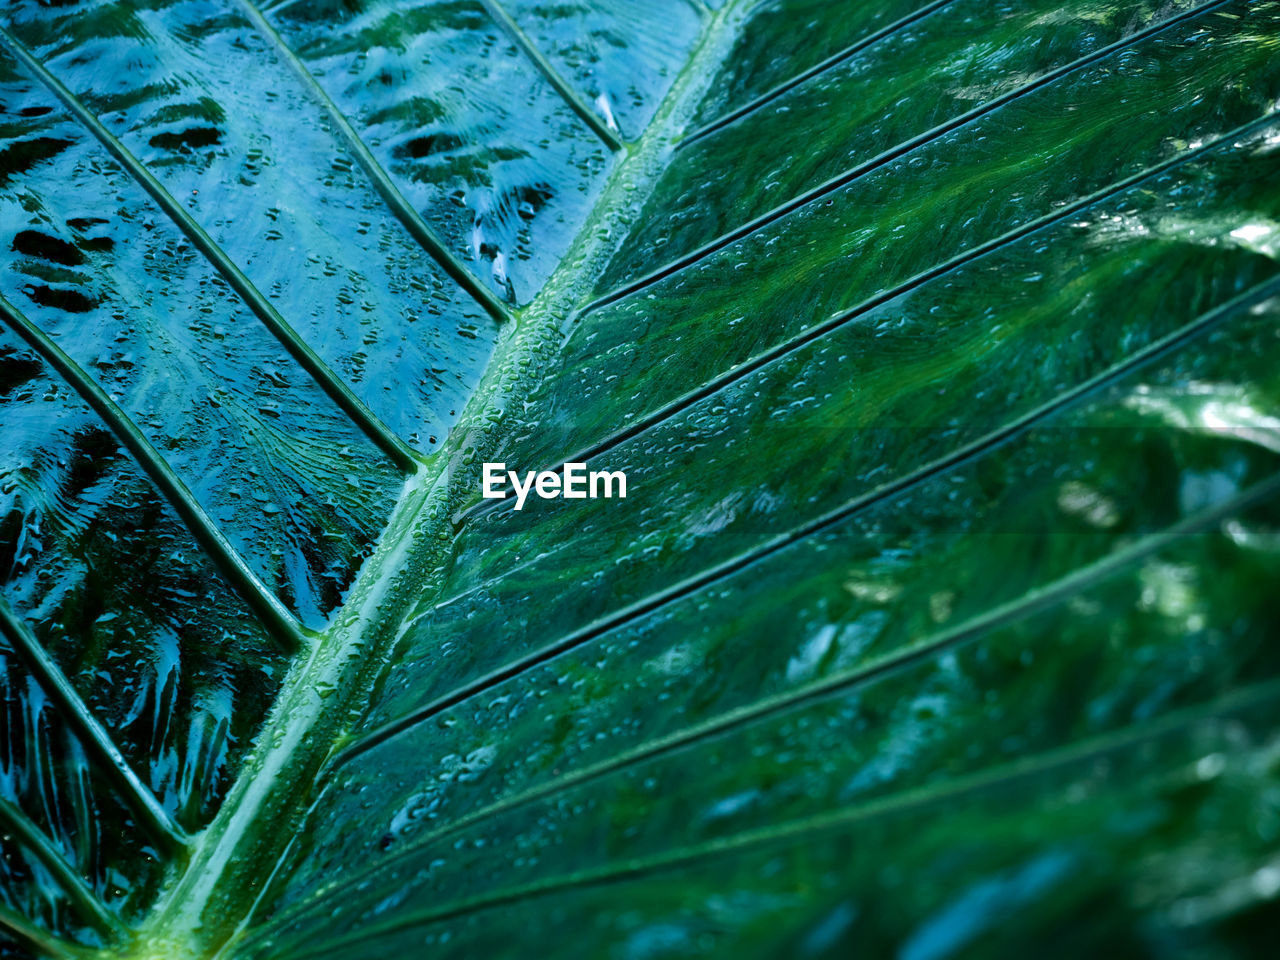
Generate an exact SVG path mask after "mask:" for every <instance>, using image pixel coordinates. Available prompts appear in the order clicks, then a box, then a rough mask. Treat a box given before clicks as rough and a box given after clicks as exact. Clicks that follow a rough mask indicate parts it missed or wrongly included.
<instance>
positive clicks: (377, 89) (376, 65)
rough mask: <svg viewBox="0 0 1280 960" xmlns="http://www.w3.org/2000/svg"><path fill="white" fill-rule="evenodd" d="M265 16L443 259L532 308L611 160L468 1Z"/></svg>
mask: <svg viewBox="0 0 1280 960" xmlns="http://www.w3.org/2000/svg"><path fill="white" fill-rule="evenodd" d="M266 12H267V14H268V15H269V16H270V18H271V20H272V22H273V23H274V24H275V26H276V28H277V29H278V30H279V31H280V33H281V36H282V37H283V38H284V40H285V42H286V43H287V44H288V45H289V46H290V47H291V48H292V49H293V50H294V51H296V52H297V54H298V55H299V56H300V57H301V58H302V59H303V60H304V62H305V63H306V65H307V67H308V68H309V69H310V70H311V71H312V72H313V73H314V74H315V76H316V78H317V79H318V80H319V81H320V83H321V85H322V86H323V87H324V89H325V91H326V92H327V93H328V94H329V96H330V97H332V98H333V100H334V102H335V103H337V105H338V106H339V107H340V108H341V109H342V110H343V112H344V113H346V114H347V115H348V116H349V117H350V118H351V120H352V123H353V125H354V126H355V128H356V130H357V131H358V132H359V133H360V135H361V136H362V137H363V138H364V139H365V140H366V141H367V143H368V145H369V148H370V149H371V150H372V151H373V153H374V155H375V156H376V157H377V158H378V160H379V162H380V163H381V164H382V165H383V166H384V167H385V168H386V169H387V170H388V171H389V172H390V173H391V174H392V175H393V177H394V178H395V181H396V185H397V186H398V187H399V188H400V190H401V191H402V192H403V193H404V195H405V196H406V198H408V199H409V200H410V202H411V203H412V204H413V205H414V206H415V207H416V208H417V209H418V211H419V212H420V213H421V214H422V216H423V217H424V218H425V219H426V220H427V222H428V223H429V224H431V225H432V226H433V227H435V228H436V229H437V230H438V231H439V232H440V233H441V235H442V236H443V237H444V238H445V240H446V241H447V243H448V245H449V248H450V249H451V250H452V251H453V252H454V254H455V255H457V256H458V257H459V258H461V259H462V260H464V261H465V262H467V263H468V264H469V265H470V266H471V267H472V269H473V270H474V271H475V272H476V273H477V274H478V275H479V276H481V277H482V278H483V279H484V280H486V281H487V282H488V283H490V284H491V285H492V287H493V288H494V290H496V291H497V292H499V293H500V294H502V295H504V296H507V297H509V298H511V299H513V300H515V301H516V302H518V303H525V302H527V301H528V300H530V299H531V298H532V297H533V296H534V295H535V294H536V293H537V292H538V290H539V289H540V288H541V286H542V284H543V282H544V281H545V280H546V279H547V277H548V276H549V275H550V273H551V271H552V270H553V269H554V267H555V265H556V264H557V262H558V261H559V258H560V257H561V256H563V255H564V253H565V251H566V250H567V248H568V242H569V240H571V239H572V237H573V236H574V234H575V233H576V231H577V229H578V228H579V227H580V226H581V225H582V223H583V221H584V219H585V218H586V214H587V212H588V211H589V210H590V208H591V205H592V202H593V201H594V199H595V198H596V197H597V196H598V194H599V191H600V188H601V186H602V185H603V183H604V179H605V177H606V176H607V175H608V172H609V169H610V167H611V160H610V155H609V151H608V149H607V148H606V147H605V146H604V145H603V144H602V143H601V142H600V140H599V139H598V138H597V137H596V135H595V134H593V133H592V132H591V129H590V128H589V127H588V126H587V125H586V124H585V123H583V121H582V120H581V119H580V118H579V117H578V116H577V115H576V114H575V113H574V112H573V110H572V109H571V108H570V106H569V105H568V104H567V103H566V102H565V101H564V100H563V99H562V98H561V97H560V95H559V94H557V92H556V91H555V89H554V88H553V87H552V86H551V84H550V83H549V82H548V81H547V80H545V79H544V78H543V77H542V75H541V74H539V73H538V71H537V69H536V68H535V67H534V66H533V64H532V63H531V62H530V61H529V60H528V59H526V58H525V57H523V56H522V55H521V54H520V51H519V50H518V49H517V48H516V46H514V44H513V42H512V41H511V40H510V39H509V38H508V37H507V35H506V34H504V33H503V31H502V29H501V28H500V27H499V26H498V24H497V22H496V21H495V20H494V19H493V17H492V16H491V15H490V13H489V12H488V11H487V10H486V9H485V7H484V6H483V5H482V4H481V3H480V2H479V0H431V2H427V3H420V2H417V0H414V2H394V0H370V2H368V3H358V4H336V3H335V4H328V3H321V4H278V5H276V8H274V9H273V8H270V7H268V8H267V9H266Z"/></svg>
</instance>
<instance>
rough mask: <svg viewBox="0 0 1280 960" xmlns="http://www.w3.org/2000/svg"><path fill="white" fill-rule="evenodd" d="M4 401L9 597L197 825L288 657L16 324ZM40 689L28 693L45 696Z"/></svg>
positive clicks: (155, 782)
mask: <svg viewBox="0 0 1280 960" xmlns="http://www.w3.org/2000/svg"><path fill="white" fill-rule="evenodd" d="M0 394H2V395H3V396H0V408H2V410H3V417H4V423H5V440H6V444H5V449H4V453H3V457H4V459H3V461H0V597H2V598H3V599H4V601H5V602H7V603H8V604H9V605H10V606H11V607H13V608H14V609H15V611H16V612H17V613H19V614H21V615H23V617H24V619H25V620H26V622H27V624H28V625H29V626H30V628H31V629H32V631H33V632H34V633H35V635H36V637H37V639H38V640H39V641H40V642H41V643H42V645H43V647H44V649H45V650H46V651H47V652H48V654H49V656H50V657H51V658H52V659H53V660H54V662H55V663H56V664H57V665H58V666H59V667H60V668H61V671H62V673H63V674H64V675H65V676H66V677H68V678H69V680H70V681H71V683H72V685H73V686H74V687H75V688H76V690H77V691H78V693H79V695H80V697H81V698H82V699H83V700H84V701H85V703H86V705H87V707H88V710H89V712H90V713H91V714H92V716H93V717H94V718H96V719H97V720H98V722H100V723H101V724H102V725H103V726H105V727H106V728H107V730H108V731H110V735H111V737H112V738H113V740H114V742H115V745H116V746H117V747H119V748H120V750H121V751H122V752H123V754H124V756H125V759H126V761H127V762H128V763H129V764H130V766H131V767H132V769H133V770H134V771H135V772H137V773H138V774H139V776H140V777H141V779H142V781H143V782H144V784H146V786H148V787H149V788H150V789H151V790H152V791H153V792H154V793H155V795H156V797H157V799H158V800H159V801H160V803H161V805H162V806H163V807H164V808H165V809H166V810H167V811H168V812H169V813H170V814H171V815H173V816H174V817H175V818H176V819H177V820H178V821H179V822H180V823H181V824H182V825H184V826H185V827H187V828H188V829H191V830H194V829H198V828H199V827H200V826H202V825H203V824H204V823H205V822H207V821H208V819H209V818H210V817H211V816H212V814H213V813H214V812H215V811H216V809H217V806H218V803H219V802H220V799H221V797H222V795H223V793H224V792H225V791H226V789H227V787H228V786H229V785H230V782H231V780H232V778H233V777H234V775H235V774H236V772H237V771H238V768H239V761H240V758H241V757H242V756H243V754H244V752H245V750H246V749H247V747H248V745H249V742H250V740H251V739H252V737H253V736H254V735H255V734H256V732H257V727H258V724H259V722H260V721H261V718H262V717H263V716H264V715H265V713H266V712H267V710H268V709H269V707H270V704H271V703H272V700H273V699H274V696H275V692H276V688H277V686H278V683H279V680H280V678H281V677H282V676H283V673H284V669H285V667H286V665H287V661H286V658H285V657H284V656H282V655H281V654H279V653H278V652H277V647H276V645H275V643H274V642H273V641H272V640H271V639H270V638H269V637H267V636H266V635H265V633H264V632H263V630H262V629H261V628H260V627H259V626H258V625H257V623H256V621H255V620H254V618H253V616H252V614H251V613H250V612H249V610H248V609H247V607H246V606H245V605H244V603H243V602H242V601H241V600H240V599H239V598H237V597H236V596H235V595H234V594H233V593H232V592H231V591H230V590H229V589H228V588H227V587H226V586H225V585H224V583H223V582H222V581H221V579H220V578H219V576H218V574H217V573H216V572H215V571H214V570H213V568H212V566H211V564H210V562H209V561H208V560H206V559H205V557H204V555H203V553H202V551H201V550H200V548H199V546H198V545H197V544H196V542H195V541H194V539H193V538H192V536H191V534H190V532H189V531H188V530H187V529H185V528H184V527H183V526H182V525H181V523H180V522H179V521H178V519H177V517H176V516H175V514H174V513H173V510H172V508H171V507H170V505H169V504H168V503H166V502H165V501H164V500H163V499H162V498H161V497H160V496H159V495H158V494H157V492H156V491H155V489H154V488H153V487H152V486H151V485H150V484H149V483H148V481H147V480H146V478H145V477H144V476H143V475H142V473H141V471H140V470H139V468H138V466H137V465H136V464H135V463H134V462H133V461H132V460H131V458H130V457H129V456H128V454H127V453H126V452H125V451H124V450H123V449H122V448H121V447H120V446H119V444H118V443H117V441H116V440H115V438H114V437H112V436H111V434H110V433H109V432H108V431H107V430H106V428H105V427H104V426H103V424H102V423H101V422H100V421H99V420H98V418H97V417H96V416H95V415H94V414H92V413H91V412H90V411H89V410H88V408H87V407H85V406H84V404H83V403H82V402H81V401H80V399H79V398H78V397H77V396H75V395H74V394H73V393H72V391H71V390H70V388H69V387H68V386H67V385H66V384H65V383H62V382H61V381H60V380H59V379H58V378H57V377H55V376H52V375H51V373H50V371H48V370H47V368H44V367H43V366H42V365H41V364H40V362H39V361H38V360H37V359H36V358H35V357H34V356H33V355H32V354H31V353H30V351H29V350H27V349H26V347H25V345H22V344H20V343H19V342H17V341H16V338H14V337H13V335H12V334H10V333H9V332H8V331H5V330H0ZM33 684H34V681H33ZM38 686H39V685H38V684H34V685H31V686H30V687H29V690H28V693H29V696H30V697H31V698H32V700H33V701H34V702H36V703H42V704H47V703H48V701H49V700H50V695H49V692H48V691H42V690H40V689H38ZM18 702H20V701H18ZM48 709H52V705H51V704H49V706H48ZM11 729H13V730H14V731H15V734H14V736H15V737H17V738H18V739H17V741H16V742H17V743H19V744H21V743H22V742H23V737H24V736H25V735H20V734H19V733H18V732H17V731H20V730H21V727H14V728H11ZM32 736H34V734H33V735H32ZM38 740H39V738H36V740H35V741H33V742H38ZM22 749H26V748H25V747H23V748H22ZM22 749H17V748H15V750H16V752H15V753H14V756H15V757H19V758H20V757H22V756H23V753H22ZM30 775H31V776H37V775H38V771H32V772H31V773H30ZM74 796H75V793H74V791H73V792H72V794H71V795H70V796H69V797H65V798H58V797H55V798H54V799H53V800H52V801H50V802H49V803H48V804H45V806H49V807H50V808H54V809H56V808H57V807H59V806H60V805H61V804H62V803H67V802H71V801H72V799H73V798H74ZM41 808H42V806H39V805H38V806H37V807H35V808H34V809H41ZM23 809H27V807H26V806H25V805H24V806H23ZM113 816H114V815H113ZM118 820H119V817H116V819H115V820H113V821H112V822H113V823H115V822H117V821H118ZM104 829H106V827H105V826H104ZM137 842H143V840H142V837H141V836H140V837H139V838H138V841H137ZM124 862H126V861H122V864H121V865H120V867H119V868H121V869H122V868H123V863H124Z"/></svg>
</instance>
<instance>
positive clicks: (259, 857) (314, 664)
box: [130, 0, 748, 958]
mask: <svg viewBox="0 0 1280 960" xmlns="http://www.w3.org/2000/svg"><path fill="white" fill-rule="evenodd" d="M747 5H748V3H747V2H746V0H730V2H729V3H727V4H726V5H725V6H724V7H722V8H721V9H720V10H719V11H717V12H715V13H714V14H712V15H710V16H709V18H708V20H707V23H706V25H705V27H704V31H703V34H702V36H701V38H700V39H699V41H698V43H697V45H696V47H695V49H694V50H693V52H692V54H691V56H690V58H689V60H688V61H687V62H686V64H685V66H684V68H683V69H682V71H681V72H680V74H679V75H678V76H677V77H676V79H675V81H674V82H673V84H672V86H671V89H670V91H669V93H668V94H667V96H666V98H665V99H664V101H663V103H662V104H661V106H660V107H659V110H658V112H657V114H656V115H655V117H654V119H653V121H652V122H651V123H650V125H649V128H648V129H647V130H646V132H645V135H644V136H643V137H642V138H641V139H640V140H639V141H637V142H636V143H635V144H633V145H632V146H631V147H630V149H629V150H628V151H627V152H626V153H624V154H622V155H620V159H619V163H618V165H617V167H616V168H615V170H614V171H613V173H612V175H611V177H610V179H609V181H608V183H607V184H606V186H605V187H604V189H603V190H602V191H601V194H600V199H599V201H598V202H597V204H596V206H595V208H594V209H593V211H592V213H591V214H590V216H589V217H588V218H587V221H586V222H585V223H584V225H583V226H582V228H581V230H580V231H579V233H578V236H577V237H576V239H575V241H574V243H573V245H572V246H571V247H570V249H569V251H568V253H567V254H566V255H565V257H564V259H563V260H562V261H561V264H560V266H559V267H558V268H557V269H556V271H555V273H554V274H553V275H552V276H551V278H550V279H549V280H548V281H547V283H546V285H545V286H544V288H543V290H542V292H541V293H540V294H539V296H538V297H537V298H536V299H535V300H534V301H533V302H532V303H531V304H529V305H528V306H526V307H525V308H524V309H522V310H521V311H520V312H519V314H518V315H517V317H516V320H517V322H516V323H513V324H505V325H504V327H503V333H502V335H501V338H500V340H499V342H498V344H497V347H496V349H495V353H494V357H493V360H492V361H491V363H490V365H489V367H488V369H487V370H486V372H485V374H484V376H483V378H482V380H481V383H480V385H479V386H478V387H477V389H476V391H475V392H474V393H473V394H472V396H471V398H470V400H469V401H468V403H467V406H466V407H465V408H464V410H463V412H462V416H461V417H460V419H459V421H458V424H457V426H456V427H455V428H454V429H453V431H452V432H451V433H450V434H449V436H448V437H447V438H446V439H445V443H444V445H443V449H441V450H440V451H439V452H438V453H436V454H435V455H434V456H432V457H431V458H429V460H427V461H426V462H425V463H424V464H423V465H422V466H420V467H419V468H418V470H417V472H416V473H415V474H414V475H413V476H411V477H410V478H409V480H408V481H407V482H406V484H405V486H404V488H403V490H402V492H401V495H400V498H399V500H398V501H397V504H396V507H395V509H394V511H393V513H392V515H391V518H390V520H389V522H388V524H387V527H386V529H385V530H384V532H383V534H382V536H381V538H380V539H379V541H378V543H377V545H376V547H375V549H374V551H373V553H372V555H371V556H370V558H369V559H368V560H367V561H366V562H365V564H364V566H363V567H362V569H361V571H360V573H359V575H358V577H357V579H356V582H355V584H354V585H353V587H352V589H351V592H350V594H349V595H348V599H347V602H346V603H345V604H344V606H343V607H342V608H341V610H340V611H338V613H337V614H336V615H335V616H334V618H333V619H332V621H331V624H330V626H329V628H328V629H326V630H325V631H324V632H323V633H321V634H320V636H319V637H318V638H317V640H316V642H315V643H314V644H313V646H312V648H311V649H310V651H308V652H307V653H306V654H305V655H304V657H303V658H302V659H300V660H299V661H297V662H295V664H294V666H293V667H292V668H291V670H290V672H289V674H288V676H287V677H286V679H285V681H284V683H283V685H282V687H281V692H280V694H279V696H278V698H277V701H276V703H275V706H274V707H273V710H272V712H271V714H270V716H269V717H268V718H267V719H266V720H265V721H264V724H263V726H262V729H261V732H260V734H259V737H258V740H257V742H256V745H255V747H254V749H253V751H252V752H251V753H250V755H249V756H248V757H247V758H246V760H245V763H244V766H243V767H242V770H241V773H240V775H239V776H238V777H237V779H236V781H235V783H234V784H233V786H232V788H231V790H230V791H229V793H228V795H227V797H226V799H225V800H224V802H223V805H222V807H221V809H220V810H219V812H218V814H217V816H216V817H215V819H214V821H213V822H212V823H211V824H210V825H209V826H208V827H207V828H206V829H205V831H204V832H203V833H201V834H199V835H197V836H196V838H195V840H194V843H193V846H192V850H191V858H190V862H189V865H188V866H187V868H186V869H185V870H184V871H183V873H182V874H181V875H180V876H179V877H177V878H176V879H175V880H174V881H173V882H172V883H171V884H170V886H169V887H168V888H167V890H166V892H165V894H164V896H163V897H162V899H161V901H160V903H159V904H158V905H157V907H156V909H155V910H154V911H153V912H152V914H151V916H150V917H149V918H148V920H147V922H146V924H145V925H144V926H143V927H142V928H141V929H140V930H139V932H138V938H137V942H136V945H135V947H134V949H133V950H132V951H131V952H130V955H132V956H137V957H156V956H164V957H166V958H177V957H192V958H194V957H206V956H212V955H214V954H218V955H224V954H225V953H226V952H227V951H228V950H233V949H234V935H235V934H236V933H237V932H242V931H243V930H245V929H246V928H247V926H248V924H249V922H250V921H251V912H252V909H253V908H254V906H255V904H256V902H257V901H258V900H260V899H262V898H263V897H265V896H267V895H268V891H262V893H261V894H260V895H259V896H258V897H256V898H253V899H252V900H251V901H250V902H246V899H245V898H244V897H243V894H242V891H246V890H252V889H255V888H256V887H260V886H261V885H262V884H263V882H264V881H265V880H266V879H267V878H268V877H270V876H272V875H273V874H274V873H275V870H276V868H277V866H278V865H279V859H280V857H281V856H282V855H283V853H284V849H285V843H284V842H283V840H282V839H281V838H287V837H289V836H292V834H293V832H294V831H295V830H296V829H297V828H298V826H299V824H300V821H301V819H302V817H303V815H304V812H305V811H303V810H302V809H300V804H299V803H298V801H299V800H300V797H299V796H296V795H295V794H296V793H302V794H304V795H305V794H309V793H311V790H310V789H307V790H305V791H296V790H291V789H290V785H293V784H298V783H306V784H314V783H315V782H316V781H317V780H318V779H320V778H321V775H322V772H323V771H324V769H325V767H326V763H327V761H328V760H329V758H330V757H331V756H332V754H333V752H334V751H335V750H336V749H338V748H340V747H341V746H342V745H343V744H344V743H345V741H346V739H347V737H348V736H349V734H348V729H349V727H350V726H351V725H352V724H353V723H355V722H356V721H357V720H358V711H359V708H360V705H361V704H362V703H364V702H365V701H366V700H367V697H368V695H369V692H370V691H371V690H372V689H373V688H374V685H375V684H376V682H377V679H378V677H379V675H380V674H381V672H382V669H383V668H384V667H385V666H386V665H387V664H389V663H390V662H392V661H393V659H394V649H395V645H396V641H397V640H398V639H399V637H400V636H401V635H402V633H403V631H404V627H405V624H406V623H407V621H408V619H409V617H410V616H411V615H412V608H413V605H414V603H415V602H416V601H417V600H418V599H419V598H420V597H421V596H423V595H424V594H426V595H429V594H430V593H431V591H432V589H433V588H438V586H439V582H438V581H437V577H438V569H439V567H440V566H441V561H442V560H443V559H444V558H445V557H446V556H447V554H448V553H449V551H450V549H451V546H452V537H453V534H454V525H453V523H452V519H451V518H452V517H453V515H454V514H455V512H456V511H457V510H458V509H459V508H460V507H461V506H462V505H463V504H464V503H466V502H468V501H469V500H470V499H471V495H472V492H473V488H474V487H475V485H476V483H477V482H478V479H477V478H478V468H479V463H480V462H481V461H482V460H483V455H482V454H483V451H487V450H490V449H494V448H496V446H497V444H498V441H499V431H500V419H501V414H502V411H503V410H504V409H506V408H507V407H508V406H509V405H510V404H512V403H514V402H517V401H518V400H520V399H521V398H523V397H524V396H527V395H528V394H529V393H530V392H531V389H532V385H533V382H534V378H535V376H536V370H537V364H536V362H535V363H530V362H529V361H530V359H531V358H532V359H535V360H536V358H539V357H545V356H549V355H550V353H551V352H552V351H553V350H554V349H555V347H556V346H558V344H559V342H560V329H561V326H562V324H563V322H564V319H565V318H566V317H567V316H569V315H571V314H572V313H573V312H574V311H575V310H576V309H577V308H579V307H580V306H581V305H582V304H583V303H585V302H586V301H587V299H588V298H589V296H590V293H591V288H592V283H593V281H594V278H595V277H596V276H598V275H599V273H600V272H601V271H602V270H603V267H604V266H605V264H606V263H607V262H608V261H609V259H610V258H611V257H612V256H613V254H614V253H615V252H616V250H617V248H618V246H619V245H620V243H621V241H622V239H623V238H624V236H625V234H626V232H627V229H628V228H629V226H630V225H631V223H632V222H633V221H634V219H635V218H636V216H637V215H638V212H639V210H638V205H637V204H636V202H635V199H636V197H637V195H638V194H640V195H643V194H644V191H647V190H649V189H651V188H652V187H653V186H654V185H655V184H656V182H657V180H658V178H659V176H660V175H661V173H662V172H663V171H664V170H665V167H666V163H667V159H668V158H669V156H670V154H671V152H672V151H673V150H674V147H675V144H676V142H677V137H678V135H679V133H680V132H681V131H682V130H683V129H685V128H686V127H687V125H688V124H689V122H690V121H691V119H692V117H693V114H694V110H695V108H696V106H697V104H698V102H699V101H700V100H701V97H702V95H703V93H704V92H705V89H706V88H707V87H708V86H709V84H710V82H711V80H712V78H713V77H714V76H715V73H716V71H715V69H714V68H715V67H717V66H718V65H719V64H720V63H722V62H723V61H724V60H725V58H726V56H727V55H728V53H729V52H730V51H731V50H732V48H733V43H734V41H735V39H736V35H737V31H738V30H739V29H740V26H741V23H742V20H743V12H744V9H743V8H745V7H746V6H747ZM318 691H324V693H323V694H322V693H320V692H318ZM259 825H262V826H263V828H264V829H263V830H262V831H261V832H259V831H258V830H257V829H256V828H257V827H258V826H259ZM196 931H200V932H199V933H197V932H196Z"/></svg>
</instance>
